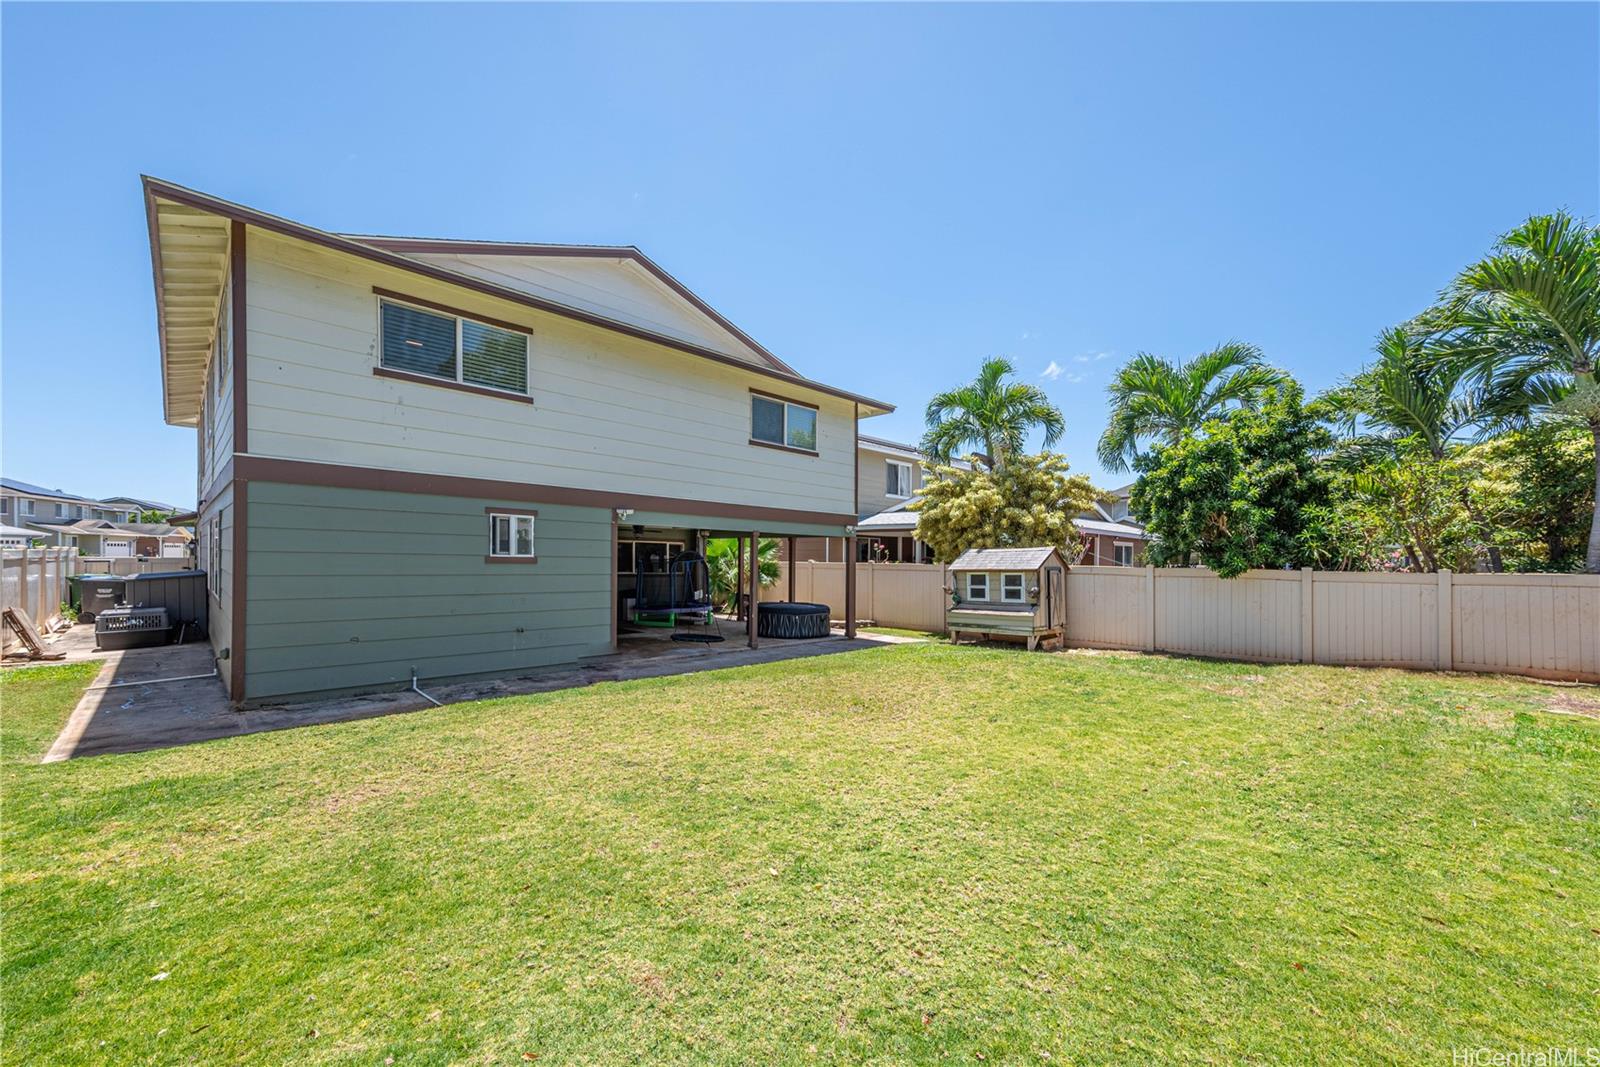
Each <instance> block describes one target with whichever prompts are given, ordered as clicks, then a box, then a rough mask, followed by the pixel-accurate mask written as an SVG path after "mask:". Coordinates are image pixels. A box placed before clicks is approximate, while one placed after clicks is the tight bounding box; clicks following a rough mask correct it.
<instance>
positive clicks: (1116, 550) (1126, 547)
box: [1111, 541, 1133, 567]
mask: <svg viewBox="0 0 1600 1067" xmlns="http://www.w3.org/2000/svg"><path fill="white" fill-rule="evenodd" d="M1111 554H1112V557H1113V558H1114V559H1115V560H1116V564H1117V566H1119V567H1131V566H1133V544H1132V542H1129V541H1118V542H1117V543H1116V544H1114V545H1112V546H1111Z"/></svg>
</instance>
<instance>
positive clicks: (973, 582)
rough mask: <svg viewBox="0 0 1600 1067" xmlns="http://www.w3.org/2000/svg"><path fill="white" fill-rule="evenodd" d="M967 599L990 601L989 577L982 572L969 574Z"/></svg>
mask: <svg viewBox="0 0 1600 1067" xmlns="http://www.w3.org/2000/svg"><path fill="white" fill-rule="evenodd" d="M967 599H968V600H988V599H989V576H988V575H987V574H985V573H984V572H982V571H971V572H969V573H968V574H967Z"/></svg>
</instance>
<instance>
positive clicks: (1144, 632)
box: [1067, 567, 1151, 649]
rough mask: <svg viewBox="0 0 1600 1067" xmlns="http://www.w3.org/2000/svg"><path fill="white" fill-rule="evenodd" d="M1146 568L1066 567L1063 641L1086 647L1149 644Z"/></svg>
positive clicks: (1126, 646)
mask: <svg viewBox="0 0 1600 1067" xmlns="http://www.w3.org/2000/svg"><path fill="white" fill-rule="evenodd" d="M1149 581H1150V578H1149V571H1148V570H1147V569H1146V568H1143V567H1140V568H1137V569H1135V568H1133V567H1069V568H1067V641H1068V643H1069V644H1074V645H1083V646H1086V647H1089V648H1133V649H1142V648H1147V647H1149V642H1150V635H1149V627H1150V621H1151V620H1150V607H1149V604H1148V603H1147V596H1148V591H1147V589H1146V586H1147V585H1148V583H1149Z"/></svg>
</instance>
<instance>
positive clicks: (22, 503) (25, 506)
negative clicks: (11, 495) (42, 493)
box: [17, 497, 33, 515]
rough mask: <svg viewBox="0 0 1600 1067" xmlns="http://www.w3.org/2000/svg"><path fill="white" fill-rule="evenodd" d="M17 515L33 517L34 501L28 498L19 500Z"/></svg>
mask: <svg viewBox="0 0 1600 1067" xmlns="http://www.w3.org/2000/svg"><path fill="white" fill-rule="evenodd" d="M17 513H18V514H19V515H32V514H33V501H32V499H30V498H28V497H21V498H19V499H18V500H17Z"/></svg>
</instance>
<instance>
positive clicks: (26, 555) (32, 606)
mask: <svg viewBox="0 0 1600 1067" xmlns="http://www.w3.org/2000/svg"><path fill="white" fill-rule="evenodd" d="M78 573H80V572H79V570H78V550H77V549H76V548H70V547H66V546H58V547H54V548H8V549H6V550H5V551H4V552H3V553H0V608H21V609H23V610H24V611H26V612H27V613H28V615H29V616H30V617H31V618H32V619H33V621H34V623H35V624H37V625H38V626H39V627H40V628H41V629H40V631H39V632H40V633H41V634H42V633H45V632H46V631H47V630H48V629H49V627H50V626H51V625H52V624H54V622H55V621H56V620H57V619H59V618H60V617H61V605H62V604H65V603H66V602H67V578H68V577H70V576H71V575H74V574H78ZM0 629H3V630H4V635H5V636H4V639H3V643H4V648H5V651H7V652H9V651H10V650H11V647H12V645H14V644H20V643H21V642H19V641H18V640H17V639H16V637H15V636H13V635H12V633H11V631H10V630H9V629H6V628H0Z"/></svg>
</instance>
